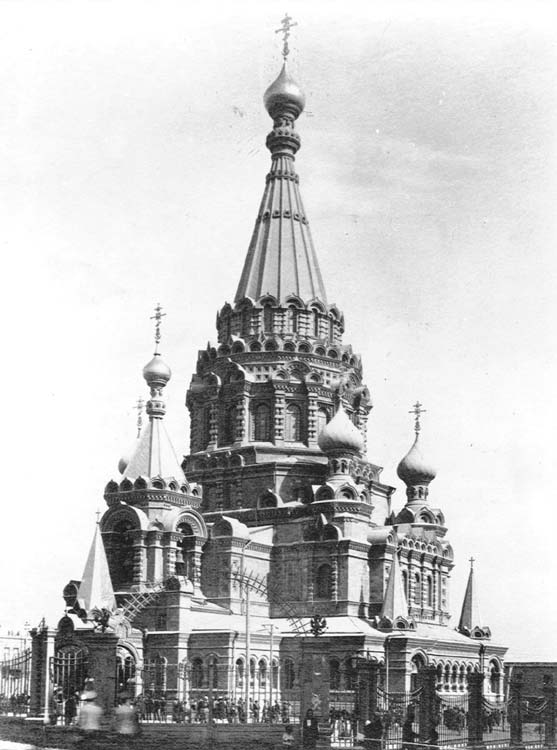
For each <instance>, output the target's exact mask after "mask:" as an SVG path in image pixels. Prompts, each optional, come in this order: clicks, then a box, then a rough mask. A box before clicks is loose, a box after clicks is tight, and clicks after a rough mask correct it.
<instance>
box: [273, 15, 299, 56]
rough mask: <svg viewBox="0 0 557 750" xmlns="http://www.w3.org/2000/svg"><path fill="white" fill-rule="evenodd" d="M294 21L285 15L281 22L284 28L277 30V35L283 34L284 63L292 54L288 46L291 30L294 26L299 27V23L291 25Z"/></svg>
mask: <svg viewBox="0 0 557 750" xmlns="http://www.w3.org/2000/svg"><path fill="white" fill-rule="evenodd" d="M290 21H292V18H291V16H289V15H288V13H286V14H285V16H284V18H283V19H282V21H281V24H282V27H281V28H280V29H276V31H275V34H282V56H283V58H284V62H286V58H287V57H288V55H289V53H290V48H289V46H288V37H289V36H290V29H291V28H292V27H293V26H297V25H298V24H297V23H290Z"/></svg>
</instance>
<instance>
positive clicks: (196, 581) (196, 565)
mask: <svg viewBox="0 0 557 750" xmlns="http://www.w3.org/2000/svg"><path fill="white" fill-rule="evenodd" d="M202 547H203V540H201V539H196V540H195V549H194V551H193V561H192V562H193V565H192V574H191V581H192V583H193V590H194V592H195V593H196V594H200V593H201V552H202Z"/></svg>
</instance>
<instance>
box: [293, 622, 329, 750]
mask: <svg viewBox="0 0 557 750" xmlns="http://www.w3.org/2000/svg"><path fill="white" fill-rule="evenodd" d="M330 647H331V644H330V641H329V639H328V638H326V637H325V638H324V637H322V636H321V637H307V638H304V639H303V640H302V675H303V684H302V695H301V698H302V700H301V705H300V708H301V717H300V724H301V729H302V737H303V738H304V741H305V745H306V747H308V748H309V747H311V746H312V745H313V747H314V748H317V750H326V749H327V748H330V746H331V729H330V726H329V689H330V674H329V654H330ZM308 710H311V718H309V716H308V714H307V712H308ZM304 735H305V737H304Z"/></svg>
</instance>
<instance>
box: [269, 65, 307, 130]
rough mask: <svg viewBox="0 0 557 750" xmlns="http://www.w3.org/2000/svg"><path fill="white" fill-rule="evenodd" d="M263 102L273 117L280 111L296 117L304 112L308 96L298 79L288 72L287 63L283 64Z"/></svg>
mask: <svg viewBox="0 0 557 750" xmlns="http://www.w3.org/2000/svg"><path fill="white" fill-rule="evenodd" d="M263 102H264V104H265V109H266V110H267V112H268V113H269V114H270V115H271V117H273V118H274V117H275V116H276V115H277V114H278V113H280V112H289V113H291V114H292V115H293V116H294V119H296V118H297V117H299V116H300V115H301V113H302V112H303V110H304V107H305V104H306V97H305V96H304V93H303V91H302V90H301V88H300V87H299V86H298V84H297V83H296V81H295V80H294V79H293V78H292V76H291V75H289V74H288V72H287V70H286V63H284V65H283V66H282V70H281V71H280V73H279V75H278V77H277V78H276V80H274V81H273V83H272V84H271V85H270V86H269V88H268V89H267V91H266V92H265V94H264V96H263Z"/></svg>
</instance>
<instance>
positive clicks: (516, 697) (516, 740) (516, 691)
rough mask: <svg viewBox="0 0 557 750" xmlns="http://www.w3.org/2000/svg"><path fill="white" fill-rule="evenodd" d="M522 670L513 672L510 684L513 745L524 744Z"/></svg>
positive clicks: (510, 719) (510, 717)
mask: <svg viewBox="0 0 557 750" xmlns="http://www.w3.org/2000/svg"><path fill="white" fill-rule="evenodd" d="M522 689H523V681H522V672H514V671H513V673H512V677H511V682H510V686H509V723H510V725H511V745H521V744H522Z"/></svg>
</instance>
